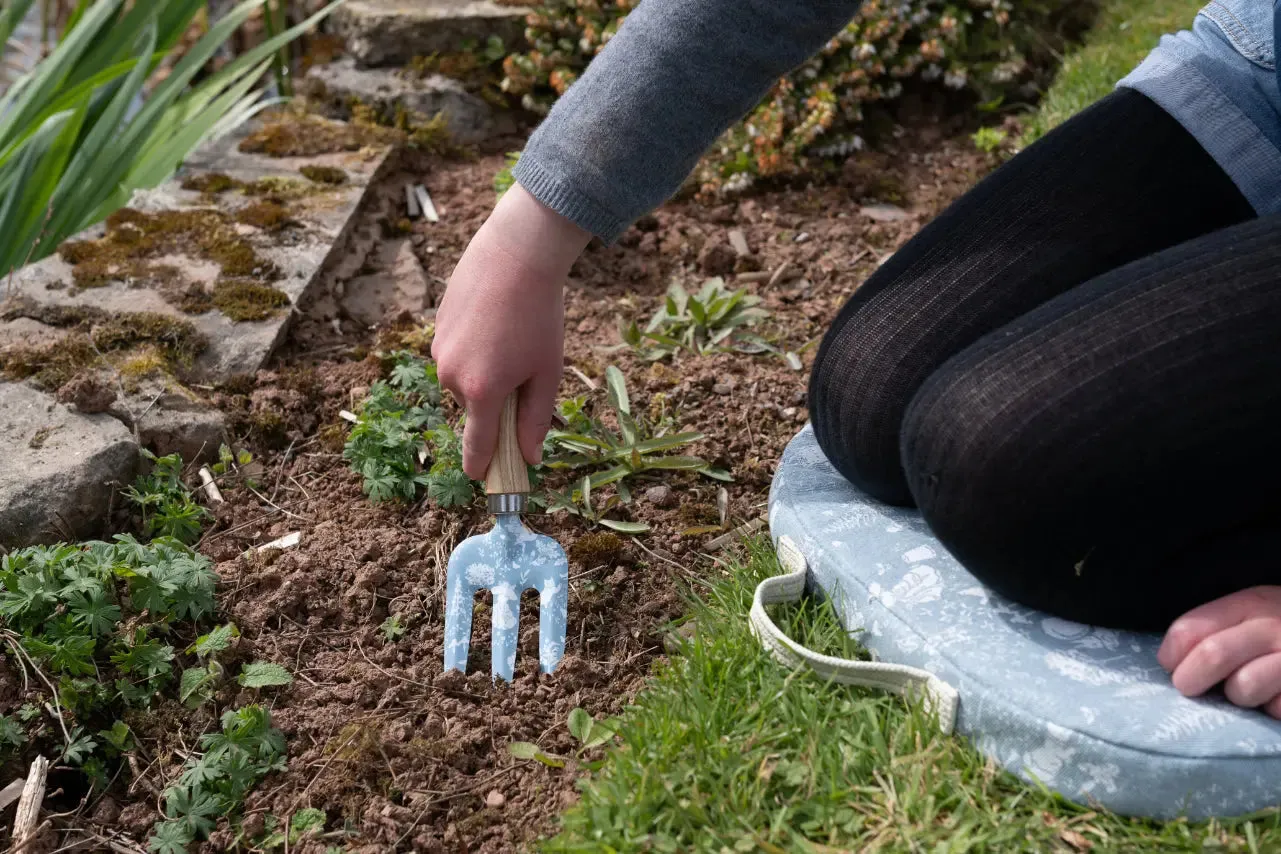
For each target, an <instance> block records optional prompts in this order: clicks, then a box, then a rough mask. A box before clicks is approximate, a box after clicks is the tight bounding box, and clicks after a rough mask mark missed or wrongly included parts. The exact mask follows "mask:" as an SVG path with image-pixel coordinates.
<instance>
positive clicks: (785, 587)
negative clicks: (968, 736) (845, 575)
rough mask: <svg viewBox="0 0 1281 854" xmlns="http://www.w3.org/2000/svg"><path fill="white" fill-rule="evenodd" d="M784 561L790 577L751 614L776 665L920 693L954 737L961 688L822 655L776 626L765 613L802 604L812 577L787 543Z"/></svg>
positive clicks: (910, 670) (768, 587)
mask: <svg viewBox="0 0 1281 854" xmlns="http://www.w3.org/2000/svg"><path fill="white" fill-rule="evenodd" d="M778 557H779V560H780V562H781V563H782V564H783V568H784V569H785V570H787V573H786V574H785V575H776V576H774V577H773V578H767V579H765V580H764V581H762V582H761V583H760V585H758V586H757V588H756V596H755V597H754V598H753V600H752V614H751V620H752V633H753V634H755V635H756V637H757V638H758V639H759V640H760V641H761V644H762V645H763V646H764V647H765V648H766V649H768V650H769V651H770V653H771V654H772V655H773V656H774V658H775V660H777V661H778V662H779V663H781V664H784V665H786V666H787V667H791V668H797V667H801V666H802V665H808V666H809V667H810V668H811V669H812V670H813V671H814V672H815V673H817V674H818V675H819V677H820V678H822V679H828V680H832V681H835V682H840V683H842V684H844V685H859V686H862V687H865V688H878V689H880V690H883V691H893V692H894V693H896V694H903V695H905V696H916V695H917V694H918V693H919V694H920V695H921V696H922V697H923V700H924V703H925V707H926V710H927V711H929V712H932V713H933V714H934V715H936V716H937V718H938V724H939V728H940V729H942V730H943V732H944V733H950V732H952V728H953V726H955V724H956V708H957V705H958V703H959V700H960V698H959V696H958V694H957V692H956V689H955V688H953V687H952V686H951V685H949V684H947V683H946V682H944V681H943V680H942V679H939V678H938V677H937V676H935V675H934V674H932V673H929V672H928V671H925V670H920V669H918V668H916V667H908V666H907V665H904V664H886V663H884V662H881V661H851V660H849V659H846V658H835V657H833V656H830V655H821V654H819V653H817V652H814V651H813V650H812V649H807V648H806V647H803V646H801V645H800V644H798V643H797V642H796V641H794V640H792V639H791V638H789V637H788V636H787V635H786V634H784V633H783V631H782V630H781V629H780V628H779V627H778V626H777V625H775V624H774V621H773V620H771V619H770V617H769V614H767V613H766V612H765V606H766V605H778V604H781V603H784V602H797V601H799V600H800V599H801V597H802V596H804V595H805V576H806V574H807V572H808V566H807V564H806V561H805V556H804V555H803V554H802V553H801V550H800V549H799V548H797V546H796V544H795V543H794V542H792V541H791V540H790V539H789V538H787V537H781V538H780V539H779V543H778Z"/></svg>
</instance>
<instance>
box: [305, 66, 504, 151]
mask: <svg viewBox="0 0 1281 854" xmlns="http://www.w3.org/2000/svg"><path fill="white" fill-rule="evenodd" d="M427 52H428V51H424V53H427ZM306 86H307V90H308V94H309V95H311V96H312V97H313V98H316V99H318V100H321V101H322V102H324V103H325V104H326V105H327V106H328V108H329V110H330V114H331V115H332V117H333V118H337V119H343V120H346V119H349V118H351V101H352V99H355V100H357V101H359V102H360V103H362V104H367V105H369V106H371V107H373V108H374V109H376V110H377V111H378V112H380V113H384V114H386V115H394V113H395V111H396V108H397V107H403V108H404V109H405V110H407V111H408V112H409V113H410V114H411V115H413V114H415V113H417V114H419V115H421V116H423V117H424V118H425V119H430V118H432V117H433V116H435V115H436V114H437V113H444V115H445V121H446V123H447V125H448V127H449V132H450V135H451V136H452V137H453V138H454V140H455V141H457V142H460V143H475V142H481V141H483V140H485V139H487V138H489V137H490V136H492V135H494V133H495V132H496V131H498V130H499V129H500V127H501V125H502V124H503V123H500V122H499V121H498V120H497V119H496V118H495V115H494V110H493V108H492V107H490V106H489V104H488V103H486V102H485V101H483V100H482V99H480V98H478V97H477V96H475V95H473V94H471V93H470V92H468V91H467V90H466V89H465V88H463V85H462V84H461V83H459V82H458V81H457V80H451V79H450V78H448V77H443V76H441V75H439V74H432V75H429V76H427V77H424V78H421V79H417V78H414V77H411V76H408V75H405V74H402V73H401V72H400V70H399V69H391V68H360V67H358V66H357V65H356V61H355V60H354V59H351V58H350V57H348V58H346V59H340V60H338V61H337V62H331V63H329V64H328V65H317V66H314V67H313V68H312V69H311V70H310V71H309V72H307V78H306Z"/></svg>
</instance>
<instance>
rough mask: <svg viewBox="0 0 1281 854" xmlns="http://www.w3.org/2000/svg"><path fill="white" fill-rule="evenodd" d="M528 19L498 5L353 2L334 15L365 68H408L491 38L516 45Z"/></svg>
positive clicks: (518, 9) (479, 1)
mask: <svg viewBox="0 0 1281 854" xmlns="http://www.w3.org/2000/svg"><path fill="white" fill-rule="evenodd" d="M528 13H529V9H527V8H524V7H522V6H508V5H504V4H501V3H495V2H493V0H350V2H348V3H347V4H346V5H344V6H343V7H342V8H340V9H339V10H338V11H337V12H335V13H334V18H333V22H334V23H333V26H334V32H335V34H336V35H338V36H340V37H341V38H343V39H344V40H346V43H347V53H348V54H349V55H351V56H354V57H355V58H356V60H357V61H359V62H360V63H361V64H362V65H367V66H378V65H404V64H405V63H408V62H409V61H410V60H411V59H413V58H414V57H415V56H428V55H430V54H433V53H447V52H449V51H454V50H457V49H458V46H459V45H460V44H462V43H464V42H466V41H469V40H470V41H475V42H477V43H478V44H484V42H485V41H486V40H487V39H488V38H489V37H490V36H498V37H499V38H500V39H502V40H503V43H504V44H506V45H508V46H509V47H510V46H513V45H516V44H518V43H519V42H520V41H521V39H522V38H523V37H524V33H525V16H526V15H527V14H528Z"/></svg>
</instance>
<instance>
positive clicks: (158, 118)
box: [0, 0, 341, 273]
mask: <svg viewBox="0 0 1281 854" xmlns="http://www.w3.org/2000/svg"><path fill="white" fill-rule="evenodd" d="M32 2H33V0H10V2H8V3H6V4H5V7H4V11H3V14H0V45H6V44H7V43H8V40H9V36H10V35H11V34H12V32H13V30H14V29H15V28H16V26H17V24H18V23H19V22H20V21H21V20H22V19H23V18H24V17H25V15H26V13H27V11H28V10H29V9H30V8H31V5H32ZM340 2H341V0H340ZM262 4H263V0H248V2H244V3H241V4H239V5H237V6H236V7H234V8H233V9H231V10H230V11H229V12H227V13H226V14H225V15H224V16H223V17H222V18H221V19H219V20H218V21H217V22H215V23H214V24H213V25H212V26H210V27H209V30H208V32H207V33H206V34H205V35H204V36H203V37H202V38H201V39H200V40H199V41H197V42H196V43H195V44H194V45H192V46H191V47H189V48H186V49H185V50H183V52H182V55H181V58H177V52H178V51H179V50H180V49H182V46H181V41H182V38H183V36H184V34H185V33H186V32H187V31H188V30H189V28H190V26H191V23H192V20H193V19H194V17H195V15H196V14H197V13H198V12H199V11H200V10H201V9H202V8H204V6H205V3H204V0H152V2H147V3H127V2H126V0H96V2H93V3H81V4H80V5H79V7H78V8H77V12H76V14H75V15H73V16H72V20H71V21H70V22H69V25H68V27H67V28H66V31H65V32H64V33H63V34H62V37H61V40H60V41H59V42H58V43H57V46H56V47H55V48H54V49H53V51H52V53H50V54H49V55H48V56H47V57H45V58H44V59H42V60H41V61H40V62H39V63H38V64H37V65H36V66H35V67H34V68H33V69H32V70H31V71H30V72H28V73H26V74H24V75H23V76H22V77H20V78H19V79H18V80H17V81H16V82H15V83H14V84H13V85H12V86H11V87H9V89H8V91H6V92H5V93H4V95H3V96H2V97H0V115H3V116H4V117H5V120H4V122H3V124H0V234H4V235H5V239H4V240H3V241H0V273H3V272H6V271H10V270H13V269H16V268H17V267H20V266H22V265H23V264H25V263H27V261H28V260H38V259H40V258H43V257H44V256H46V255H48V254H49V253H51V252H52V251H53V250H54V249H55V248H56V247H57V246H58V245H59V244H61V243H62V242H63V241H64V240H66V239H67V238H68V237H70V236H72V235H73V234H77V233H79V232H81V231H82V230H84V229H85V228H87V227H89V226H90V225H93V224H94V223H97V222H100V221H102V220H103V219H104V218H105V217H106V216H107V215H108V214H110V213H111V212H112V211H115V210H117V209H118V208H120V207H122V206H123V205H125V204H126V203H127V202H128V200H129V198H130V196H131V195H132V194H133V192H134V191H135V190H138V189H142V188H148V187H154V186H156V185H158V184H160V183H161V182H163V181H164V180H166V179H167V178H168V177H169V176H170V175H172V174H173V173H174V171H175V170H176V169H177V168H178V166H179V165H180V164H181V163H182V161H183V160H184V159H185V158H186V157H187V156H188V155H189V154H190V153H191V152H192V151H193V150H195V149H196V148H197V147H198V146H200V145H201V144H202V143H203V142H204V141H205V140H207V139H209V138H211V137H216V136H220V135H222V134H225V133H227V132H228V131H231V130H233V129H234V128H236V127H237V126H239V125H240V124H241V123H243V122H244V121H245V120H247V119H248V118H250V117H251V116H253V115H254V114H255V113H256V112H257V111H258V110H260V109H262V107H264V106H266V104H267V102H265V101H263V99H262V95H261V92H257V91H253V90H254V87H255V86H256V85H257V83H258V81H259V79H260V78H261V76H262V74H263V72H264V71H265V70H266V69H267V67H268V66H269V65H270V63H271V61H272V56H273V55H274V54H275V52H276V51H278V50H280V48H281V47H283V46H284V45H286V44H288V43H289V42H290V41H292V40H293V39H295V38H297V37H298V36H299V35H301V34H302V33H304V32H306V31H307V30H308V29H310V28H311V27H312V26H314V25H315V24H316V23H318V22H319V21H320V20H322V19H323V18H324V17H325V16H327V15H328V14H329V13H330V12H332V11H333V9H334V8H335V7H336V5H338V4H332V5H329V6H327V7H326V8H324V9H323V10H321V11H320V12H318V13H317V14H315V15H313V16H312V17H311V18H309V19H308V20H307V21H305V22H303V23H302V24H299V25H298V26H296V27H293V28H291V29H289V30H286V31H284V32H280V33H278V34H277V35H276V36H274V37H272V38H268V39H266V40H264V41H263V42H262V43H261V44H259V45H257V46H256V47H254V48H252V49H250V50H248V51H245V52H244V53H242V54H241V55H240V56H238V57H237V58H236V59H234V60H232V61H231V62H230V63H228V64H227V65H225V66H224V67H223V68H221V69H219V70H217V71H215V72H214V73H212V74H209V75H208V76H206V77H205V78H204V79H202V80H201V81H200V82H199V83H198V84H196V85H195V86H194V87H189V84H191V83H192V81H193V80H194V79H195V78H196V76H197V75H198V74H200V73H201V72H202V70H203V69H205V67H206V65H207V63H208V62H209V60H210V59H211V58H212V57H213V56H214V54H215V52H217V50H218V49H219V48H220V47H221V46H222V44H223V43H224V42H226V41H227V39H228V38H229V37H230V36H231V35H232V34H233V33H234V32H235V31H236V30H238V29H239V28H240V26H241V25H242V24H244V22H245V21H246V20H248V18H249V17H250V15H252V14H253V12H254V11H255V10H256V9H258V8H260V7H261V6H262ZM175 59H176V61H172V60H175ZM164 65H168V66H169V67H167V68H166V69H165V71H166V73H165V76H164V77H163V79H158V78H157V77H156V72H157V71H159V70H160V69H161V67H162V66H164ZM144 91H145V97H143V95H144Z"/></svg>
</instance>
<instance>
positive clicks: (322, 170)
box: [298, 166, 347, 186]
mask: <svg viewBox="0 0 1281 854" xmlns="http://www.w3.org/2000/svg"><path fill="white" fill-rule="evenodd" d="M298 171H299V172H301V173H302V176H303V177H304V178H306V179H307V180H308V181H314V182H315V183H317V184H330V185H333V186H337V185H339V184H346V183H347V173H346V172H344V171H343V170H342V169H339V168H338V167H337V166H304V167H302V168H301V169H299V170H298Z"/></svg>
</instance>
